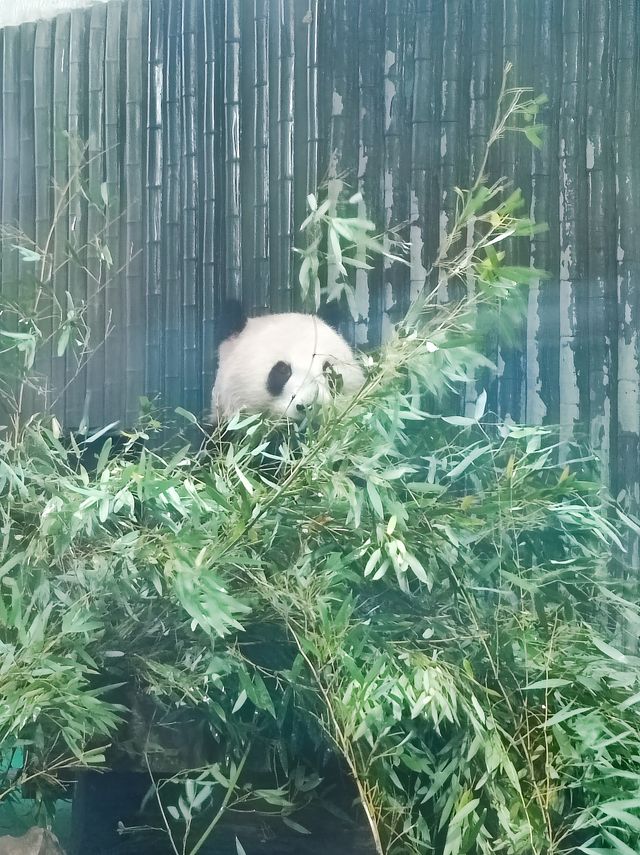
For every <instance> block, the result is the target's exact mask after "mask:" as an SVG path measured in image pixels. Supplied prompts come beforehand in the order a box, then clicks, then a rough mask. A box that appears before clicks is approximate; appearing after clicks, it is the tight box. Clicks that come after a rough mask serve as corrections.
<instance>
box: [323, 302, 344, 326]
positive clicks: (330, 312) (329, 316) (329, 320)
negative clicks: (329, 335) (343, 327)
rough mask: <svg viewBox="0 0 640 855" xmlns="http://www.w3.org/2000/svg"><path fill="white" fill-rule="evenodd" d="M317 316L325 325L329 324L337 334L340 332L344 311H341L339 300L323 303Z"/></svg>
mask: <svg viewBox="0 0 640 855" xmlns="http://www.w3.org/2000/svg"><path fill="white" fill-rule="evenodd" d="M317 314H318V317H319V318H320V320H322V321H324V322H325V324H328V325H329V326H330V327H331V328H332V329H334V330H335V331H336V332H340V322H341V321H342V311H341V309H340V303H339V302H338V301H337V300H332V301H331V302H330V303H322V305H321V306H320V308H319V309H318V313H317Z"/></svg>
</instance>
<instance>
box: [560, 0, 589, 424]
mask: <svg viewBox="0 0 640 855" xmlns="http://www.w3.org/2000/svg"><path fill="white" fill-rule="evenodd" d="M562 9H563V12H562V84H561V98H562V111H561V115H560V176H561V177H560V376H559V384H560V432H561V438H562V439H570V438H571V437H572V436H573V434H574V430H575V426H576V424H577V423H578V422H579V421H580V418H581V416H582V415H585V410H586V412H588V398H587V401H586V402H585V378H584V375H583V374H582V376H579V373H580V372H583V370H584V362H583V359H582V358H581V357H582V355H581V354H580V353H579V352H578V350H577V346H578V341H579V340H578V339H577V338H576V335H577V334H578V335H579V332H580V330H579V329H578V324H579V321H580V320H581V319H582V317H583V313H582V312H581V311H580V310H581V308H582V306H581V305H580V304H581V302H582V301H581V298H580V296H579V295H578V288H579V283H581V282H583V281H584V277H585V271H584V258H585V253H584V249H585V247H584V240H583V239H582V236H581V235H580V233H579V232H580V229H581V228H582V216H581V212H582V211H584V206H585V202H586V199H585V195H584V189H583V188H584V186H585V183H586V182H585V177H586V176H585V172H584V145H582V146H581V139H580V133H579V131H578V129H577V128H576V123H577V121H578V117H579V116H581V115H584V114H583V112H582V100H583V98H582V96H583V92H582V83H581V73H580V72H581V61H582V56H583V52H582V37H583V33H584V6H583V2H582V0H563V6H562Z"/></svg>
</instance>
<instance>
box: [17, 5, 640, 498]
mask: <svg viewBox="0 0 640 855" xmlns="http://www.w3.org/2000/svg"><path fill="white" fill-rule="evenodd" d="M0 52H1V53H0V68H1V78H2V79H1V101H0V121H1V123H2V133H1V140H0V205H1V207H0V220H1V221H3V222H4V223H19V224H20V226H21V227H22V228H23V229H24V230H26V232H27V233H29V234H31V235H33V236H34V237H36V238H37V239H38V240H42V239H43V238H44V236H45V235H46V232H47V230H48V228H49V224H50V222H51V218H52V214H53V205H54V197H53V194H52V192H51V185H52V180H54V181H56V182H57V183H59V184H64V183H65V181H66V180H67V177H68V175H69V171H70V168H71V164H70V159H69V158H70V155H69V146H68V143H67V141H66V139H65V137H64V136H63V135H62V134H61V131H64V130H69V131H70V132H71V133H73V134H78V135H80V136H81V137H82V138H83V139H86V140H88V143H89V153H90V155H91V156H92V157H94V160H93V161H92V164H91V167H90V169H91V176H92V180H93V181H95V182H97V183H98V185H100V184H101V183H103V182H104V183H105V185H106V188H107V191H108V194H109V197H110V198H111V199H114V198H117V199H118V200H119V204H120V205H121V210H122V211H123V216H122V218H121V219H120V220H119V221H118V222H116V223H114V224H113V225H112V226H111V227H110V230H109V234H108V241H109V248H110V251H111V254H112V255H113V256H114V260H115V259H118V260H119V263H125V262H126V267H125V269H124V272H123V274H122V275H121V276H119V277H118V278H116V280H115V281H113V282H112V283H110V285H109V287H108V288H107V289H106V290H105V291H100V290H99V289H98V290H97V293H94V291H96V289H95V287H94V285H93V284H92V280H91V278H90V277H88V276H83V275H80V274H79V273H78V272H77V270H76V271H75V272H74V271H70V272H69V273H62V274H61V275H60V276H59V277H58V278H57V281H56V285H55V287H56V289H57V291H58V292H59V293H60V294H61V295H63V294H64V292H65V291H66V290H69V291H70V292H71V294H72V295H73V297H74V300H77V301H81V300H89V305H90V309H89V320H90V322H91V323H92V325H93V327H94V339H95V338H96V337H97V338H98V339H99V337H100V332H101V330H104V328H105V327H106V324H107V319H108V318H109V319H110V322H111V327H112V332H111V334H110V335H109V336H108V337H107V339H106V341H105V343H104V345H103V346H102V347H100V348H99V349H98V351H97V353H96V354H95V356H94V357H93V359H92V360H91V361H90V362H89V364H88V366H87V367H86V369H85V370H83V371H82V372H81V374H80V376H79V377H78V379H77V380H76V381H75V382H74V383H72V384H71V386H70V387H69V388H68V390H67V391H66V393H65V395H64V396H63V398H62V399H61V402H60V404H59V413H60V417H61V418H63V419H64V421H65V423H66V424H67V425H68V426H74V425H77V424H78V422H79V420H80V418H81V415H82V412H83V407H84V404H85V400H86V396H87V393H90V422H91V424H92V425H94V426H95V425H100V424H102V423H106V422H111V421H114V420H115V419H121V420H122V422H123V423H124V424H126V423H127V422H131V421H132V420H133V419H134V418H135V415H136V413H137V401H138V397H139V395H141V394H143V393H145V394H147V395H155V394H159V395H161V396H162V400H163V402H164V403H165V404H166V405H168V406H176V405H179V406H182V407H185V408H187V409H189V410H191V411H194V412H196V413H200V412H201V411H202V408H203V407H204V406H205V405H206V401H207V397H208V393H209V389H210V386H211V382H212V374H213V367H214V347H215V341H214V318H215V311H216V304H217V301H218V298H219V295H220V294H221V293H222V290H223V288H224V289H226V290H227V292H230V293H238V294H239V293H241V292H242V293H243V294H244V296H245V298H246V300H247V302H248V304H249V305H250V307H251V308H252V309H253V310H255V311H256V312H259V311H264V310H265V309H266V308H267V307H271V308H272V309H283V308H287V307H289V306H291V305H292V303H293V300H294V297H293V296H292V295H293V289H294V288H295V270H294V262H293V260H292V254H291V247H292V245H293V243H294V240H295V238H296V231H297V225H298V224H299V222H300V221H301V219H302V218H303V215H304V208H305V198H306V194H307V193H308V192H309V191H311V190H313V189H315V187H316V186H317V185H318V183H319V182H320V181H321V180H322V179H323V177H325V176H326V175H328V174H335V173H347V176H348V180H349V181H350V182H351V183H352V185H353V186H354V187H355V186H356V185H357V186H358V187H359V188H360V189H361V190H362V192H363V194H364V197H365V199H366V201H367V203H368V207H369V210H370V214H371V215H372V217H373V219H375V220H376V221H377V222H379V223H380V224H381V225H395V224H397V223H401V222H403V221H407V220H410V221H411V225H410V228H409V232H410V237H411V240H412V246H413V248H412V265H411V268H410V269H409V270H407V269H405V268H402V267H400V266H397V265H390V266H384V267H383V266H380V267H379V268H377V269H376V270H375V271H374V272H373V274H372V275H370V276H369V280H368V284H367V282H366V281H364V280H359V281H358V306H359V310H360V312H361V317H360V318H359V319H358V322H357V323H356V324H355V325H354V328H353V330H352V332H353V334H354V337H355V339H356V341H358V342H359V343H369V344H373V345H375V344H376V343H377V342H378V341H379V340H380V337H381V335H382V333H383V330H384V326H385V323H387V320H388V319H387V315H386V310H387V309H388V308H389V305H390V304H391V303H392V302H396V303H397V304H399V305H400V306H403V305H405V304H406V302H407V301H408V299H409V297H410V294H411V292H412V289H415V288H417V287H418V286H419V284H420V282H421V280H422V278H423V274H424V270H425V269H426V268H427V267H428V264H429V260H430V259H431V258H432V257H433V255H434V250H435V247H436V245H437V243H438V240H439V236H440V233H441V232H442V230H443V229H444V228H446V224H447V221H448V220H449V218H450V217H451V212H452V209H453V206H454V194H453V187H454V186H455V185H458V186H462V187H464V186H467V185H468V184H469V179H470V175H472V174H473V173H474V169H475V166H476V164H477V162H478V158H479V156H480V153H481V152H482V149H483V145H484V142H485V140H486V136H487V131H488V128H489V125H490V121H491V119H492V116H493V109H494V105H495V97H496V94H497V86H498V84H499V80H500V75H501V72H502V68H503V65H504V63H505V61H507V60H510V61H512V62H513V63H514V67H515V74H514V80H515V81H517V82H518V83H520V84H522V85H531V86H533V87H534V88H535V90H536V91H537V92H538V93H539V92H544V93H546V94H547V96H548V98H549V104H548V107H547V109H546V111H545V113H544V115H543V121H544V122H545V123H546V124H547V125H548V133H547V136H546V141H545V144H544V146H543V148H542V149H541V150H540V151H532V150H531V149H530V147H529V146H528V144H527V143H526V142H524V141H523V142H522V144H521V143H520V141H519V140H517V139H514V138H509V139H507V140H505V141H504V143H503V144H502V145H501V146H500V150H499V152H498V154H497V156H496V157H495V158H494V160H493V162H492V163H491V171H492V173H493V174H494V176H496V177H497V176H498V175H499V174H506V175H507V176H509V177H512V178H513V179H514V181H515V182H516V183H517V184H518V185H519V186H521V187H522V188H523V190H524V192H525V194H526V197H527V199H528V201H529V204H530V206H531V211H532V213H533V215H534V216H535V217H536V218H537V219H540V220H543V221H546V222H547V223H548V224H549V226H550V229H549V232H548V233H547V234H543V235H541V236H539V237H537V238H536V239H535V240H534V241H533V242H532V243H531V245H530V246H526V245H520V246H519V247H518V248H517V249H516V252H517V254H518V260H519V261H520V262H528V261H529V260H530V261H531V262H532V263H534V264H535V265H536V266H538V267H542V268H546V269H547V270H549V271H550V272H551V274H552V279H551V280H550V281H549V282H546V283H544V284H543V285H541V286H540V287H534V288H533V289H532V291H531V294H530V297H529V310H528V328H527V332H526V337H523V340H522V341H521V342H520V344H519V345H518V346H517V347H513V346H511V347H506V346H501V344H500V342H497V341H496V342H494V343H493V350H494V354H493V355H494V356H496V357H497V359H498V364H499V368H500V371H499V377H498V378H497V379H496V381H495V382H494V383H493V384H492V386H491V389H490V390H489V393H490V394H489V402H490V405H491V406H492V407H493V408H494V409H495V410H497V411H499V412H501V413H502V414H509V415H510V416H511V417H513V418H514V419H516V420H530V421H533V422H552V423H560V424H561V425H562V428H563V431H564V433H565V434H566V435H570V434H571V433H572V432H575V431H582V432H585V433H587V435H589V436H590V438H591V441H592V442H593V444H594V445H595V447H596V448H597V449H598V450H599V451H600V452H601V454H602V457H603V459H604V461H605V464H606V467H607V472H608V476H609V477H610V480H611V483H612V485H613V486H614V489H615V490H616V491H618V490H623V489H624V490H626V491H627V492H628V493H629V494H631V495H634V496H635V497H636V499H637V498H638V489H639V481H640V468H639V444H638V439H639V434H640V384H639V379H640V378H639V361H638V360H639V342H638V333H639V330H640V127H639V121H640V120H639V117H640V97H639V93H640V86H639V85H638V83H639V82H638V70H639V57H640V5H639V4H638V3H637V0H607V2H604V0H504V2H498V0H386V1H385V0H164V2H161V0H129V2H118V0H114V2H110V3H107V4H106V5H105V4H102V3H101V4H98V5H95V6H93V7H91V8H90V9H86V10H77V11H73V12H71V13H69V14H64V15H61V16H59V17H57V18H55V19H54V20H47V21H41V22H37V23H27V24H23V25H22V26H20V27H16V28H6V29H4V30H3V31H2V33H1V34H0ZM100 152H104V154H103V155H100ZM90 217H91V215H90V213H89V212H88V209H87V205H86V204H85V203H84V202H83V201H79V202H77V203H76V204H74V206H73V208H72V209H71V210H69V211H68V215H67V220H66V222H65V223H64V227H63V228H60V229H59V230H58V231H57V233H56V234H57V240H58V241H59V248H60V249H63V248H64V242H65V240H66V237H67V236H68V234H69V233H73V235H74V236H77V235H78V234H80V235H81V234H82V233H83V231H82V230H85V233H91V229H92V223H91V222H90ZM69 230H70V231H69ZM87 230H88V231H87ZM23 267H24V264H23V263H22V262H20V261H19V260H18V259H17V258H16V257H15V253H14V254H13V255H8V254H6V253H5V255H4V256H3V266H2V287H3V289H4V293H5V296H6V295H7V294H9V295H15V296H16V297H19V296H20V289H21V288H24V287H25V286H24V284H21V269H22V268H23ZM71 362H72V359H71V356H70V355H66V356H64V357H62V358H59V357H57V356H56V353H55V349H52V351H51V354H50V355H49V356H48V357H47V358H46V359H45V360H44V362H43V363H42V366H41V367H42V370H43V371H44V372H45V373H48V374H49V375H50V378H51V383H52V385H53V387H54V388H57V389H60V388H64V386H65V378H67V377H68V376H69V372H70V371H71V370H72V368H73V365H72V364H70V363H71Z"/></svg>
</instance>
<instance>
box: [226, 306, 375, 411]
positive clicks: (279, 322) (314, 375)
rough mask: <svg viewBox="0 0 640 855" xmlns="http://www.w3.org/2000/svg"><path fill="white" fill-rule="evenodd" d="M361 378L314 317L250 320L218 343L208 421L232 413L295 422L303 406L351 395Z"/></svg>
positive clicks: (343, 345) (347, 352)
mask: <svg viewBox="0 0 640 855" xmlns="http://www.w3.org/2000/svg"><path fill="white" fill-rule="evenodd" d="M363 382H364V375H363V373H362V371H361V369H360V367H359V365H358V364H357V362H356V360H355V357H354V354H353V351H352V350H351V348H350V347H349V345H348V344H347V342H346V341H345V340H344V339H343V338H342V337H341V336H340V335H339V334H338V333H337V332H335V331H334V330H333V329H331V327H329V326H328V325H327V324H326V323H324V321H322V320H321V319H320V318H318V317H316V316H314V315H303V314H297V313H293V312H292V313H287V314H279V315H266V316H264V317H259V318H250V319H248V320H246V321H243V323H242V324H241V325H240V329H235V330H233V331H232V334H231V335H230V336H229V337H228V338H226V339H225V340H224V341H223V342H222V343H221V345H220V350H219V366H218V374H217V377H216V382H215V386H214V387H213V392H212V396H211V410H212V416H213V419H214V423H215V422H217V421H218V420H226V419H229V418H230V417H231V416H233V414H234V413H236V412H238V411H240V410H243V411H246V412H256V413H265V414H267V415H271V416H279V417H282V416H284V417H285V418H288V419H293V420H299V419H301V418H302V416H303V415H304V413H305V410H306V408H307V407H308V406H310V405H312V404H316V403H318V404H326V403H328V402H329V401H330V400H331V399H332V398H333V397H334V396H335V395H337V394H343V395H347V396H348V395H353V394H355V393H356V392H357V391H358V389H359V388H360V387H361V386H362V384H363Z"/></svg>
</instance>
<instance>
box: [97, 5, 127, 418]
mask: <svg viewBox="0 0 640 855" xmlns="http://www.w3.org/2000/svg"><path fill="white" fill-rule="evenodd" d="M106 9H107V20H106V32H105V55H104V175H103V179H104V182H105V186H106V195H107V200H108V204H107V205H106V206H105V216H106V218H107V224H106V226H107V228H106V234H105V239H106V242H107V247H108V249H109V253H110V255H111V258H112V259H113V266H112V268H111V270H110V271H107V284H106V292H105V305H106V320H107V322H109V320H110V323H111V332H110V334H109V336H108V337H107V339H106V341H105V343H104V374H105V379H104V414H103V415H102V417H101V418H100V419H99V421H100V422H101V423H104V422H111V421H113V420H114V415H115V417H116V418H119V419H121V420H124V414H125V399H126V383H125V378H126V366H127V360H126V345H125V341H126V312H125V309H126V301H125V299H124V294H125V287H126V275H125V271H124V270H123V271H122V273H119V274H118V275H116V271H120V270H121V268H122V266H123V265H124V263H125V254H124V252H123V250H124V247H125V246H126V241H125V240H124V239H125V237H126V212H125V209H124V207H123V204H124V202H125V197H124V194H123V186H122V185H123V178H124V143H125V138H126V137H125V134H124V133H123V132H124V131H125V130H126V128H125V123H124V114H125V110H126V107H125V104H126V100H125V98H126V88H125V86H126V72H125V68H124V63H123V62H122V60H123V58H125V57H124V56H123V53H124V52H123V48H124V47H125V46H126V42H125V41H124V33H123V29H124V24H125V19H124V13H125V7H124V6H123V5H122V4H121V3H109V4H108V5H107V7H106ZM122 426H123V427H124V428H130V427H131V425H127V424H123V425H122Z"/></svg>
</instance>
